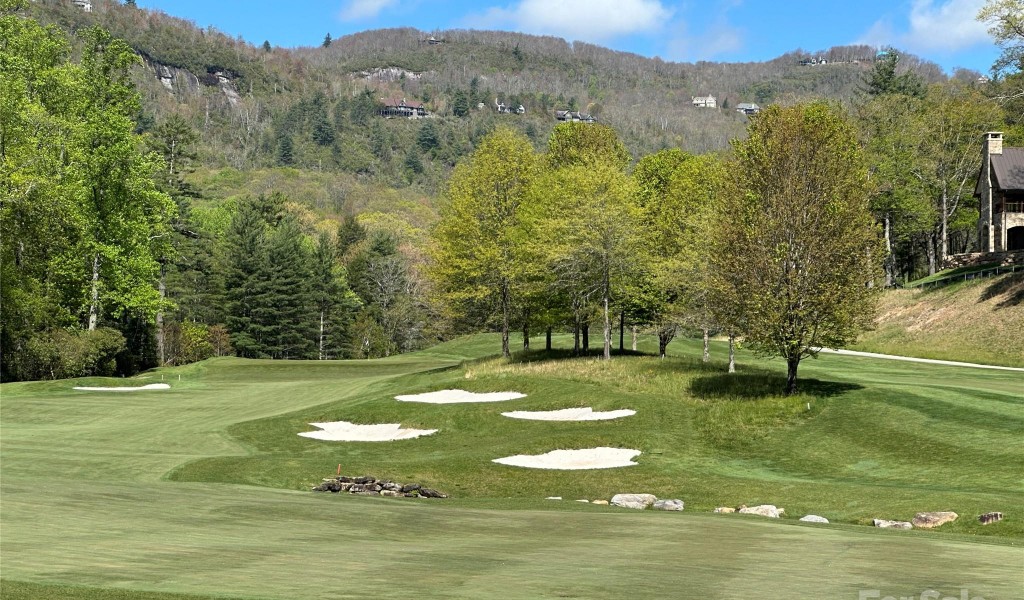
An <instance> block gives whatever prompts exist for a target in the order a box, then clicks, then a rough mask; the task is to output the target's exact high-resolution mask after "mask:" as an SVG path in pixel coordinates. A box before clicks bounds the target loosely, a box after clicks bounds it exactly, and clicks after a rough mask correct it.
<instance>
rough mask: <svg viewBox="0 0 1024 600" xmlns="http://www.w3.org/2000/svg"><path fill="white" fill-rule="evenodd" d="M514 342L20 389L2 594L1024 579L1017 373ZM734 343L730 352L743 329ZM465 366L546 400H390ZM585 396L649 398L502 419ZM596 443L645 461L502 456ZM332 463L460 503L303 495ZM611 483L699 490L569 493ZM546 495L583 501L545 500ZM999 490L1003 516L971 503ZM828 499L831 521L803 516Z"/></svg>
mask: <svg viewBox="0 0 1024 600" xmlns="http://www.w3.org/2000/svg"><path fill="white" fill-rule="evenodd" d="M559 341H561V342H563V343H564V342H565V341H566V340H564V339H563V340H559ZM534 344H535V347H536V346H537V345H538V344H537V342H536V341H535V343H534ZM496 346H497V339H496V338H495V337H494V336H477V337H474V338H468V339H465V340H460V341H458V342H455V343H450V344H444V345H441V346H438V347H435V348H433V349H431V350H429V351H427V352H423V353H418V354H415V355H407V356H401V357H395V358H392V359H388V360H383V361H361V362H329V363H317V362H304V363H300V362H294V363H293V362H289V363H285V362H273V361H244V360H238V359H217V360H213V361H209V362H206V363H203V364H200V365H192V366H189V367H183V368H179V369H168V370H163V371H162V372H158V373H151V374H148V375H147V377H148V378H147V379H145V380H144V381H142V382H152V381H158V380H159V379H160V377H161V375H162V376H163V378H164V380H165V381H169V382H170V383H171V385H172V389H171V390H169V391H166V392H141V393H129V394H113V393H110V394H103V393H87V392H74V391H72V390H71V389H70V388H71V387H72V385H76V384H79V383H84V382H85V381H86V380H81V381H78V382H69V381H60V382H40V383H26V384H12V385H4V386H3V387H2V388H0V394H2V398H0V421H2V431H0V449H2V454H3V477H2V481H0V491H2V503H0V525H2V529H0V531H2V537H0V561H2V576H3V577H4V584H3V591H2V595H3V597H4V598H7V597H11V598H28V597H33V598H89V599H92V598H97V599H98V598H104V599H105V598H126V599H128V598H131V599H135V598H138V599H146V600H149V599H151V598H152V599H153V600H175V599H176V598H178V597H177V596H162V595H151V594H155V593H160V594H165V593H166V594H192V595H198V596H199V597H211V598H212V597H231V598H235V597H239V598H298V597H314V596H321V597H357V596H365V595H367V594H369V595H372V596H374V597H381V598H398V597H402V598H404V597H409V596H412V597H424V598H490V597H494V598H498V597H501V598H540V597H578V598H601V597H608V598H611V597H625V596H627V595H633V594H635V592H636V591H637V590H643V591H644V592H645V593H648V594H651V595H655V596H658V595H660V596H664V597H681V596H683V597H807V598H810V597H857V594H858V591H859V590H863V589H867V590H873V589H878V590H880V591H881V595H882V596H885V595H892V596H897V597H898V596H899V595H901V594H902V595H904V596H907V595H911V594H913V595H919V594H920V593H921V592H922V591H924V590H926V589H936V590H939V591H942V592H943V593H944V594H946V595H952V596H959V594H960V589H961V588H967V589H969V590H970V592H971V594H972V595H975V596H976V595H981V596H984V597H986V598H1000V597H1014V595H1015V594H1017V595H1019V590H1020V585H1019V584H1020V576H1019V573H1020V569H1019V567H1020V566H1021V564H1022V562H1024V553H1022V551H1021V548H1020V543H1021V540H1022V539H1024V519H1022V518H1021V513H1022V509H1024V485H1022V482H1021V478H1020V474H1021V473H1022V472H1024V448H1022V443H1024V442H1022V440H1024V398H1022V395H1024V387H1022V383H1021V382H1022V377H1021V374H1020V373H1008V372H992V371H981V370H973V369H965V368H952V367H941V366H934V365H918V364H908V363H896V362H886V361H880V360H875V359H862V358H852V357H841V356H824V355H823V356H822V357H820V358H819V359H817V360H813V361H807V362H806V363H805V364H804V365H802V367H801V378H802V390H803V392H802V394H801V395H799V396H796V397H793V398H785V397H781V396H778V395H777V394H776V393H775V391H774V390H777V389H780V388H781V381H782V380H781V377H782V375H781V373H782V369H781V365H779V364H777V363H775V362H772V361H758V360H755V359H753V358H751V357H749V356H748V355H746V354H745V353H741V355H740V367H741V370H740V373H738V374H737V375H736V376H733V377H727V376H725V375H724V374H723V373H722V372H721V371H722V368H721V367H722V365H721V363H720V362H716V363H714V364H712V365H710V366H705V365H702V364H701V363H700V362H699V358H698V356H699V354H698V353H699V348H698V345H697V344H696V343H692V342H683V343H676V344H673V345H672V346H671V347H670V352H671V354H672V356H671V357H670V358H669V359H666V360H660V359H657V358H654V357H650V356H630V357H617V358H616V359H615V360H613V361H612V362H611V363H603V362H601V361H598V360H594V359H589V358H585V359H557V360H556V359H554V358H552V357H547V359H545V357H544V355H543V354H542V353H537V354H533V355H530V356H528V357H521V358H520V359H519V360H516V361H513V362H511V363H510V362H507V361H503V360H499V359H493V358H483V359H475V360H470V361H469V362H465V363H463V362H462V361H464V360H467V359H473V358H474V357H480V356H484V355H486V354H487V353H489V352H492V351H493V349H494V348H496ZM644 349H647V350H650V349H651V348H650V347H649V346H644ZM714 350H715V353H716V359H717V358H719V357H720V355H721V352H722V350H723V348H722V346H721V345H716V346H715V347H714ZM460 364H461V366H460ZM178 375H181V380H180V381H179V380H178ZM100 382H101V380H89V383H93V384H95V383H100ZM126 383H131V384H133V385H134V384H136V383H139V382H137V381H134V380H132V381H131V382H126ZM454 387H459V388H462V389H469V390H478V391H501V390H517V391H522V392H525V393H527V394H528V396H527V397H526V398H524V399H521V400H516V401H510V402H505V403H495V404H456V405H427V404H415V403H400V402H397V401H395V400H394V399H393V396H394V395H396V394H402V393H415V392H421V391H432V390H437V389H444V388H454ZM808 404H810V409H809V410H808V408H807V407H808ZM571 406H592V407H594V408H595V410H610V409H617V408H633V409H635V410H637V415H636V416H634V417H630V418H626V419H620V420H616V421H605V422H587V423H551V422H534V421H520V420H514V419H507V418H505V417H502V416H501V415H500V413H501V412H503V411H507V410H550V409H555V408H566V407H571ZM324 420H349V421H354V422H358V423H379V422H401V423H402V424H403V425H404V426H409V427H418V428H420V427H422V428H431V429H434V428H436V429H440V431H439V432H438V433H437V434H435V435H433V436H428V437H424V438H418V439H414V440H406V441H400V442H387V443H382V442H377V443H373V442H364V443H332V442H322V441H317V440H310V439H306V438H302V437H299V436H298V435H296V434H297V433H298V432H299V431H309V430H311V429H312V428H311V427H309V426H308V425H307V423H308V422H311V421H324ZM602 445H604V446H616V447H625V448H636V449H639V450H642V451H643V454H642V455H641V456H640V457H639V458H638V459H637V462H638V463H639V465H638V466H635V467H629V468H620V469H609V470H595V471H576V472H561V471H538V470H530V469H520V468H516V467H508V466H504V465H498V464H494V463H492V462H491V459H493V458H497V457H500V456H506V455H509V454H520V453H540V452H545V451H548V450H551V449H555V448H585V447H593V446H602ZM339 463H340V464H342V465H343V470H344V471H345V472H346V473H352V474H364V473H365V474H371V475H377V476H381V477H390V478H392V479H396V480H400V481H415V482H418V483H424V484H428V485H430V486H433V487H437V488H439V489H442V490H444V491H447V492H449V493H450V494H452V496H453V497H452V498H450V499H448V500H440V501H438V500H413V499H404V498H402V499H389V498H362V497H353V496H347V495H334V494H314V493H311V492H309V491H308V488H309V487H310V486H311V485H313V484H315V483H317V482H319V480H320V478H321V477H324V476H329V475H332V474H333V473H334V472H335V468H336V466H337V464H339ZM617 492H651V493H655V494H657V495H658V496H659V497H678V498H682V499H683V500H685V501H686V511H685V512H684V513H682V514H674V513H649V512H644V513H640V512H633V511H626V510H624V509H616V508H614V507H599V506H594V505H590V504H580V503H576V502H572V500H574V499H577V498H589V499H595V498H608V497H610V496H611V495H612V494H614V493H617ZM552 495H555V496H562V497H564V498H566V500H565V501H562V502H556V501H547V500H544V498H545V497H546V496H552ZM741 503H745V504H748V505H753V504H758V503H773V504H776V505H780V506H784V507H786V512H787V516H788V517H789V518H788V519H783V520H782V522H776V521H770V520H766V519H761V518H757V517H746V516H739V515H713V514H710V512H709V511H710V509H711V508H713V507H714V506H718V505H732V506H735V505H738V504H741ZM920 510H955V511H956V512H958V513H960V514H961V518H960V519H959V520H958V521H957V522H956V523H953V524H950V525H946V526H943V527H942V528H941V530H938V531H909V532H903V531H899V532H893V531H882V530H878V529H875V528H872V527H866V526H863V525H860V524H862V523H866V522H868V521H869V520H870V519H871V518H872V517H884V518H898V519H909V518H911V517H912V516H913V514H914V513H915V512H917V511H920ZM991 510H1000V511H1002V512H1004V513H1005V514H1006V518H1005V520H1004V521H1002V522H1000V523H997V524H994V525H989V526H985V527H982V526H981V525H979V524H977V521H976V516H977V515H978V514H980V513H982V512H987V511H991ZM809 512H813V513H815V514H820V515H823V516H826V517H828V518H830V519H832V520H833V522H834V523H836V524H833V525H828V526H808V525H806V524H802V523H797V522H796V521H795V518H796V517H799V516H801V515H803V514H806V513H809ZM937 557H939V558H938V559H937ZM764 565H771V568H770V569H765V568H764ZM67 586H71V587H67ZM191 597H193V596H185V597H184V598H191ZM184 598H183V600H184Z"/></svg>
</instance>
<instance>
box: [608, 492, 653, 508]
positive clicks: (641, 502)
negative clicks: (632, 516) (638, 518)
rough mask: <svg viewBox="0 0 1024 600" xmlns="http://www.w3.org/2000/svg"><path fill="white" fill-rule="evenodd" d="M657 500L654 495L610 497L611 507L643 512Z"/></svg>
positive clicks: (619, 495)
mask: <svg viewBox="0 0 1024 600" xmlns="http://www.w3.org/2000/svg"><path fill="white" fill-rule="evenodd" d="M657 499H658V498H657V497H656V496H655V495H654V494H615V495H614V496H612V506H621V507H622V508H632V509H635V510H643V509H645V508H647V507H648V506H650V505H652V504H654V502H655V501H656V500H657Z"/></svg>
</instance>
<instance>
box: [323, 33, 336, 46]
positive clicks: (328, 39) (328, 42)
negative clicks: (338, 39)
mask: <svg viewBox="0 0 1024 600" xmlns="http://www.w3.org/2000/svg"><path fill="white" fill-rule="evenodd" d="M332 41H334V40H332V39H331V34H330V32H328V33H327V35H325V36H324V42H323V44H321V46H323V47H324V48H329V47H330V46H331V42H332Z"/></svg>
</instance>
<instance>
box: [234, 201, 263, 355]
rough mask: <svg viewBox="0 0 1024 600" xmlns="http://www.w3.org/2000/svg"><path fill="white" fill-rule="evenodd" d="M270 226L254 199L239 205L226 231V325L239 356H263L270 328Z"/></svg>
mask: <svg viewBox="0 0 1024 600" xmlns="http://www.w3.org/2000/svg"><path fill="white" fill-rule="evenodd" d="M268 229H269V228H268V226H267V223H266V221H265V220H264V218H263V215H262V214H261V213H260V211H259V208H258V207H257V206H256V204H255V203H254V202H251V201H245V202H242V203H240V204H239V206H238V212H236V213H235V215H234V217H233V218H232V219H231V225H230V226H229V228H228V231H227V234H226V240H225V241H226V248H227V256H226V268H225V276H224V284H225V289H226V293H225V296H226V300H227V319H226V322H227V326H228V330H229V331H230V332H231V345H232V346H234V348H235V352H236V353H237V354H238V356H242V357H245V358H264V357H267V356H268V355H269V354H268V353H267V351H266V346H267V337H268V333H269V332H268V329H267V327H266V325H265V320H266V316H267V312H268V311H269V310H272V306H270V301H269V298H268V296H269V293H270V289H269V287H270V273H269V265H268V260H269V258H268V252H267V232H268Z"/></svg>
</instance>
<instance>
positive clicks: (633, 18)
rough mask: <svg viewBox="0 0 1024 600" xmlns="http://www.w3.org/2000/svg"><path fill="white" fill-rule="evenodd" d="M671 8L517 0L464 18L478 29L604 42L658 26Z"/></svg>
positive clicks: (647, 3)
mask: <svg viewBox="0 0 1024 600" xmlns="http://www.w3.org/2000/svg"><path fill="white" fill-rule="evenodd" d="M672 12H673V11H672V10H671V9H669V8H666V7H665V6H664V5H663V4H662V2H661V1H660V0H563V1H562V2H550V1H549V0H520V2H519V3H518V4H514V5H512V6H510V7H509V8H491V9H490V10H488V11H487V12H485V13H483V14H481V15H476V16H472V17H469V18H467V23H469V24H470V25H471V26H474V27H480V28H498V29H514V30H516V31H522V32H524V33H535V34H546V35H556V36H559V37H563V38H566V39H568V40H570V41H573V40H581V41H587V42H604V41H607V40H610V39H613V38H616V37H619V36H624V35H631V34H636V33H650V32H653V31H656V30H659V29H661V27H662V26H663V25H664V24H665V22H666V21H667V20H668V19H669V18H671V17H672Z"/></svg>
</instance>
